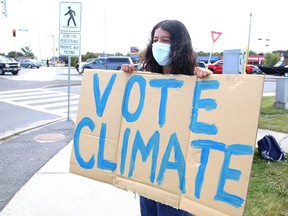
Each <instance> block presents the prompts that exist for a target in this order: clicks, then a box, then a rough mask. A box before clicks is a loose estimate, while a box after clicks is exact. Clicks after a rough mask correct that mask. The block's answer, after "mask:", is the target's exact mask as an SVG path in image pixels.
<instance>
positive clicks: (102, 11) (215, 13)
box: [0, 0, 288, 59]
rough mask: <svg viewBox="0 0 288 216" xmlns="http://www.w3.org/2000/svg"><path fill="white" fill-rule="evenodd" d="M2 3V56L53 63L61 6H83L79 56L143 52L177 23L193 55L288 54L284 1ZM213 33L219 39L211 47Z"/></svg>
mask: <svg viewBox="0 0 288 216" xmlns="http://www.w3.org/2000/svg"><path fill="white" fill-rule="evenodd" d="M6 1H7V6H6V7H7V17H4V16H3V15H2V14H1V15H0V53H5V54H7V53H8V52H9V51H12V50H16V51H21V48H22V47H25V46H29V47H30V49H32V52H33V53H34V54H36V56H37V57H38V58H41V59H46V58H51V57H52V56H53V39H54V44H55V47H57V48H58V46H59V44H58V38H59V33H60V32H61V31H60V27H59V23H60V19H63V14H61V15H60V2H62V3H63V2H74V3H75V2H81V6H82V10H81V32H79V33H80V35H81V54H85V53H86V52H95V53H99V52H106V53H115V52H120V53H123V54H127V53H128V52H129V51H130V47H131V46H136V47H139V49H140V50H143V49H144V48H145V46H146V45H147V43H148V41H149V37H150V32H151V30H152V28H153V26H154V25H155V24H157V23H158V22H159V21H162V20H164V19H176V20H179V21H181V22H182V23H183V24H184V25H185V26H186V27H187V29H188V31H189V33H190V36H191V39H192V45H193V48H194V49H195V50H196V51H197V52H199V51H204V52H208V53H209V52H211V51H212V48H213V52H223V50H229V49H242V50H245V49H246V48H247V46H248V44H249V49H250V50H253V51H255V52H271V51H274V50H288V34H287V33H288V29H287V27H286V20H287V19H285V16H286V12H287V9H286V8H287V7H286V6H287V0H277V1H275V2H271V1H268V0H250V1H248V0H242V1H235V0H206V1H205V0H202V1H191V0H177V1H175V0H157V1H153V2H151V1H149V0H146V1H141V0H121V1H119V0H101V1H99V0H83V1H80V0H78V1H77V0H76V1H59V0H37V1H35V0H6ZM250 13H252V16H250ZM59 17H60V19H59ZM250 23H251V25H250ZM250 27H251V28H250ZM12 29H16V31H17V33H16V37H12ZM23 29H24V30H27V31H19V30H23ZM249 29H250V31H249ZM211 31H217V32H221V33H222V34H221V36H220V37H219V39H218V40H217V41H216V42H215V43H214V46H213V42H212V36H211ZM249 32H250V34H249ZM249 35H250V37H249ZM249 38H250V40H249ZM258 38H262V40H261V41H260V40H258ZM266 39H268V40H269V41H267V42H266ZM248 41H249V42H248ZM266 45H268V46H266ZM57 55H58V52H56V56H57Z"/></svg>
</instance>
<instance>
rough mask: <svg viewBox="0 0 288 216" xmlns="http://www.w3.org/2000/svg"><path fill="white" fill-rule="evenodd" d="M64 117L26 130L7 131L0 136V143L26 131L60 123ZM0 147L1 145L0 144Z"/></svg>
mask: <svg viewBox="0 0 288 216" xmlns="http://www.w3.org/2000/svg"><path fill="white" fill-rule="evenodd" d="M65 118H66V117H60V118H57V119H54V120H49V121H44V122H41V123H38V124H34V125H32V126H29V127H26V128H19V129H16V130H14V131H8V132H6V133H4V134H3V135H1V134H0V142H2V141H4V140H6V139H9V138H11V137H13V136H17V135H20V134H22V133H25V132H27V131H30V130H34V129H36V128H40V127H43V126H46V125H49V124H53V123H56V122H60V121H63V120H64V119H65ZM70 120H71V121H73V120H72V119H70ZM0 145H1V143H0Z"/></svg>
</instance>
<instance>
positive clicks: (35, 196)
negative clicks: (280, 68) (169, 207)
mask: <svg viewBox="0 0 288 216" xmlns="http://www.w3.org/2000/svg"><path fill="white" fill-rule="evenodd" d="M265 134H272V135H273V136H275V138H276V139H277V141H278V142H279V143H280V145H281V146H282V148H283V149H284V151H285V152H288V135H287V134H282V133H277V132H273V131H268V130H262V129H259V130H258V134H257V140H259V139H261V138H262V137H263V136H264V135H265ZM71 148H72V141H71V142H70V143H69V144H68V145H67V146H66V147H64V148H63V149H62V150H61V151H60V152H59V153H58V154H57V155H55V156H54V157H53V158H52V159H51V160H50V161H49V162H48V163H47V164H45V165H44V166H43V167H42V168H41V169H40V170H39V171H38V172H37V173H36V174H35V175H34V176H33V177H32V178H31V179H30V180H29V181H28V182H27V184H26V185H25V186H23V187H22V188H21V190H20V191H18V193H16V195H15V196H14V197H13V198H12V200H11V201H10V202H9V203H8V204H7V205H6V207H5V208H4V209H3V210H2V212H0V215H1V216H7V215H12V216H14V215H15V216H16V215H17V216H23V215H25V216H26V215H27V216H38V215H45V216H50V215H51V216H58V215H59V216H62V215H69V216H74V215H75V216H76V215H77V216H78V215H85V216H90V215H91V216H92V215H93V216H95V215H97V216H107V215H109V216H130V215H131V216H137V215H140V210H139V197H138V195H135V194H133V193H132V192H129V191H124V190H121V189H118V188H115V187H114V186H111V185H108V184H104V183H100V182H97V181H94V180H90V179H88V178H85V177H81V176H78V175H75V174H72V173H69V160H70V154H71Z"/></svg>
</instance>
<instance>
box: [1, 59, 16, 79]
mask: <svg viewBox="0 0 288 216" xmlns="http://www.w3.org/2000/svg"><path fill="white" fill-rule="evenodd" d="M20 70H21V68H20V64H19V62H17V61H15V60H14V59H11V58H7V57H5V56H2V55H0V75H4V74H5V72H11V73H12V74H13V75H17V74H18V72H19V71H20Z"/></svg>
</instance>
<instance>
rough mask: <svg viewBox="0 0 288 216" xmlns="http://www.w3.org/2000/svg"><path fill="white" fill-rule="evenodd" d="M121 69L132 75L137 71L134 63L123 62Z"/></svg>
mask: <svg viewBox="0 0 288 216" xmlns="http://www.w3.org/2000/svg"><path fill="white" fill-rule="evenodd" d="M121 70H122V71H124V72H125V73H126V74H128V75H131V74H132V73H133V71H135V70H136V69H135V66H134V65H133V64H122V66H121Z"/></svg>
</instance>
